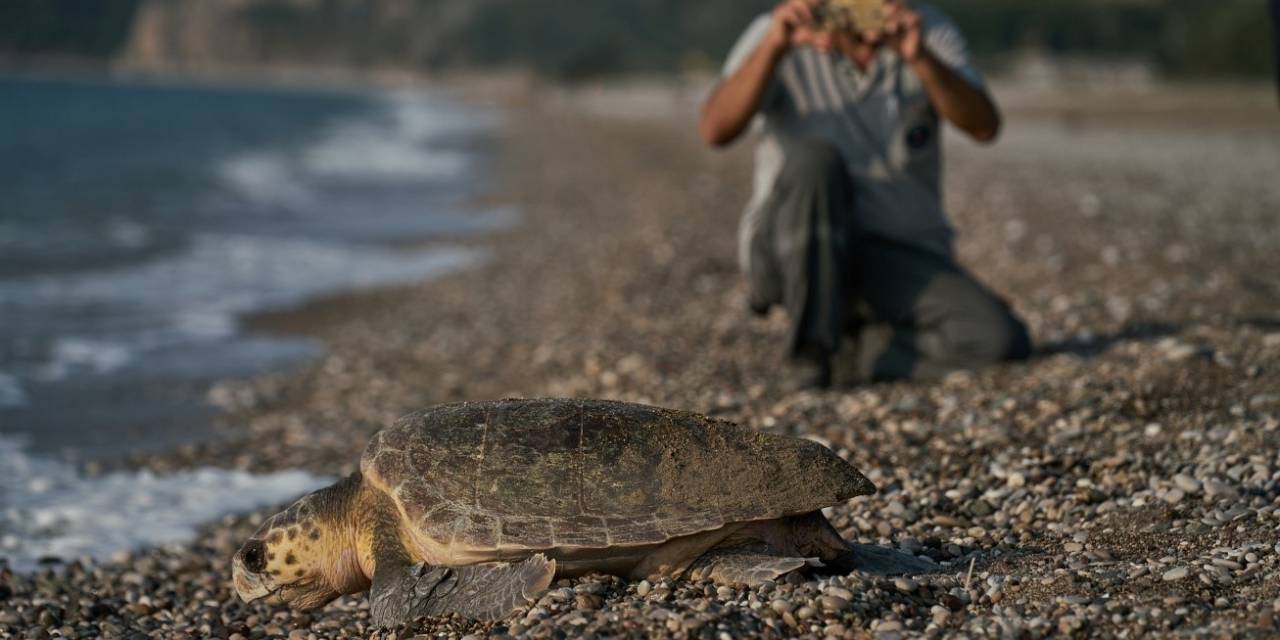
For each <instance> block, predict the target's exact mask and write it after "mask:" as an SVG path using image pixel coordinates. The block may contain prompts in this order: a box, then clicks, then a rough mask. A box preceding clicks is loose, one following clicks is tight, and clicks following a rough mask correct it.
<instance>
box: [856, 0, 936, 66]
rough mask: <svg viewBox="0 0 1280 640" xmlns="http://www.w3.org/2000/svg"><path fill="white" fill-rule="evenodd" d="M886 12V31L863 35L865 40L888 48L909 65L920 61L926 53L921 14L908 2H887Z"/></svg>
mask: <svg viewBox="0 0 1280 640" xmlns="http://www.w3.org/2000/svg"><path fill="white" fill-rule="evenodd" d="M884 11H885V25H884V31H883V32H881V33H873V34H863V39H864V40H867V41H868V42H872V43H882V44H884V45H885V46H888V47H889V48H891V49H893V50H894V51H895V52H896V53H897V54H898V55H899V56H901V57H902V60H903V61H904V62H906V63H908V64H912V63H914V62H916V61H917V60H919V59H920V55H921V54H922V53H924V36H923V34H922V28H921V26H920V25H921V18H920V14H919V13H918V12H917V11H916V10H915V9H912V8H911V5H910V4H908V3H907V1H906V0H886V1H885V8H884Z"/></svg>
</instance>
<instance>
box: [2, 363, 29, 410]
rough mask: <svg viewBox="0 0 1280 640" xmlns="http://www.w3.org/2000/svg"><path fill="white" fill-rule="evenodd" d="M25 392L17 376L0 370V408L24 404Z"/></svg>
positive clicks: (12, 407)
mask: <svg viewBox="0 0 1280 640" xmlns="http://www.w3.org/2000/svg"><path fill="white" fill-rule="evenodd" d="M26 404H27V392H26V390H25V389H23V388H22V383H21V382H19V381H18V378H17V377H15V376H13V375H10V374H8V373H5V372H3V371H0V409H16V408H18V407H22V406H26Z"/></svg>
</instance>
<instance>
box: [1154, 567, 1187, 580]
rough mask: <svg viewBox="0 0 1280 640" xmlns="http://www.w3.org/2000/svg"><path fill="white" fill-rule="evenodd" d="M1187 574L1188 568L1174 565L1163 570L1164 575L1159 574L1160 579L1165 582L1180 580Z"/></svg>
mask: <svg viewBox="0 0 1280 640" xmlns="http://www.w3.org/2000/svg"><path fill="white" fill-rule="evenodd" d="M1189 574H1190V569H1188V568H1186V567H1174V568H1172V569H1170V570H1168V571H1166V572H1164V575H1162V576H1160V579H1162V580H1164V581H1165V582H1177V581H1178V580H1182V579H1183V578H1186V577H1187V575H1189Z"/></svg>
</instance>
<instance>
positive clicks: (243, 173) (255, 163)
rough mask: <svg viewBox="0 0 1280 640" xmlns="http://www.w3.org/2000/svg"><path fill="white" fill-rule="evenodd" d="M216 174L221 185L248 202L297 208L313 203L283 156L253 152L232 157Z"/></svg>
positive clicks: (308, 191)
mask: <svg viewBox="0 0 1280 640" xmlns="http://www.w3.org/2000/svg"><path fill="white" fill-rule="evenodd" d="M218 173H219V175H220V177H221V178H222V182H223V184H224V185H226V186H227V187H229V188H230V189H231V191H232V192H234V193H236V194H238V195H239V196H241V197H243V198H245V199H246V200H248V201H250V202H255V203H258V204H264V205H272V206H288V207H301V206H306V205H308V204H311V203H312V202H314V201H315V194H314V193H313V192H312V191H311V190H310V189H308V188H307V187H306V185H304V184H302V182H301V181H300V180H299V179H298V178H297V177H296V176H295V175H294V169H293V167H292V166H291V163H290V159H289V158H288V157H287V156H285V155H284V154H280V153H272V152H266V151H255V152H251V153H246V154H243V155H238V156H234V157H232V158H229V159H227V160H225V161H223V162H222V163H221V165H220V166H219V168H218Z"/></svg>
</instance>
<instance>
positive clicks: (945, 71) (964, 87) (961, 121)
mask: <svg viewBox="0 0 1280 640" xmlns="http://www.w3.org/2000/svg"><path fill="white" fill-rule="evenodd" d="M922 49H923V50H922V51H921V53H920V57H919V58H917V59H916V60H915V61H914V62H912V63H911V67H912V69H913V70H914V71H915V72H916V75H917V76H919V78H920V81H921V82H922V83H924V87H925V91H926V92H927V93H928V94H929V101H930V102H931V103H933V107H934V108H935V109H937V110H938V114H939V115H941V116H942V117H943V118H944V119H945V120H947V121H948V122H950V123H951V124H953V125H955V126H957V127H959V128H960V129H961V130H963V131H964V132H965V133H968V134H969V135H970V136H972V137H973V138H974V139H975V140H978V141H980V142H990V141H992V140H995V139H996V136H998V135H1000V111H999V109H997V108H996V105H995V103H994V102H993V101H992V100H991V97H990V96H988V95H987V93H986V92H984V91H982V90H980V89H978V88H976V87H974V86H973V85H972V84H970V83H969V81H968V80H965V79H964V77H962V76H961V75H960V74H959V73H957V72H956V71H955V70H954V69H952V68H951V67H949V66H947V64H946V63H945V62H943V61H941V60H939V59H938V58H937V57H936V56H934V55H933V54H932V53H930V52H929V50H928V48H927V47H922Z"/></svg>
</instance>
